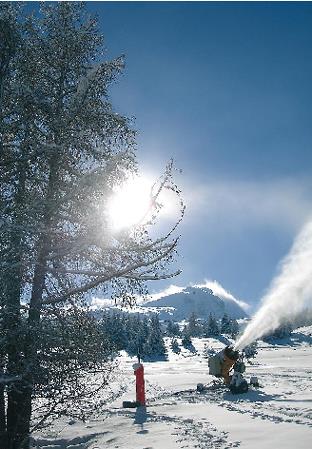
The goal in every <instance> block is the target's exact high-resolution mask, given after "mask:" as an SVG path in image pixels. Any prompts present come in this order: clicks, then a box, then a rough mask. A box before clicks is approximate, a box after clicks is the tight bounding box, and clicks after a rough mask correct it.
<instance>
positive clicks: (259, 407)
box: [33, 327, 312, 449]
mask: <svg viewBox="0 0 312 449" xmlns="http://www.w3.org/2000/svg"><path fill="white" fill-rule="evenodd" d="M221 340H222V337H221ZM193 342H194V346H195V348H196V352H194V353H191V352H190V351H187V350H185V349H183V351H182V353H181V354H179V355H176V354H173V353H172V352H170V353H169V361H167V362H153V363H145V364H144V367H145V379H146V395H147V407H146V408H143V407H139V408H138V409H123V408H122V401H124V400H135V376H134V375H133V370H132V364H133V363H134V362H135V359H130V358H129V357H127V356H125V355H123V356H122V357H121V358H120V366H119V371H120V372H119V373H118V381H116V383H115V384H114V386H113V390H114V399H113V401H112V402H111V403H110V404H106V405H105V406H104V407H103V408H102V409H101V410H98V415H97V416H96V417H94V419H93V420H90V421H89V422H87V423H82V422H77V421H76V422H75V421H70V420H67V421H64V420H63V421H60V422H58V423H56V424H55V425H54V426H53V428H51V429H49V430H48V431H47V430H46V431H45V432H44V433H43V434H37V435H35V440H34V443H33V447H34V448H38V449H39V448H40V449H43V448H45V449H102V448H103V449H104V448H120V449H134V448H136V449H152V448H153V449H166V448H168V449H171V448H172V449H174V448H190V449H191V448H205V449H214V448H218V449H226V448H235V447H239V448H241V449H271V448H275V449H280V448H282V449H308V448H311V447H312V327H310V328H301V329H299V330H298V331H296V332H295V333H294V334H293V335H292V337H291V339H289V340H288V341H283V342H282V341H281V344H279V345H278V344H274V345H272V344H267V343H260V344H259V354H258V355H257V357H256V359H254V361H253V362H252V364H248V366H247V370H246V373H245V377H246V378H247V380H249V378H250V376H257V377H258V379H259V383H260V385H261V387H260V388H258V389H252V390H249V392H248V393H246V394H241V395H232V394H231V393H230V392H229V391H228V390H227V388H226V387H224V386H223V385H222V384H220V383H219V382H218V381H217V382H214V380H213V377H212V376H210V375H209V374H208V368H207V359H206V358H205V357H204V353H205V347H206V346H209V347H214V348H216V349H217V348H222V347H224V345H223V343H222V342H221V341H218V340H214V339H193ZM197 383H204V384H207V385H208V386H209V387H208V389H207V390H206V391H205V392H202V393H199V392H197V391H196V385H197Z"/></svg>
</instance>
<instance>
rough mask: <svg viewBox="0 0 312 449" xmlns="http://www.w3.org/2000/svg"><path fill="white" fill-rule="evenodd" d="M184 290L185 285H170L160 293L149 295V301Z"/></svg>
mask: <svg viewBox="0 0 312 449" xmlns="http://www.w3.org/2000/svg"><path fill="white" fill-rule="evenodd" d="M183 290H184V287H178V286H177V285H169V287H167V288H165V289H164V290H162V291H161V292H159V293H152V294H151V295H149V298H148V301H146V302H150V301H156V300H157V299H160V298H162V297H163V296H169V295H174V294H175V293H181V292H182V291H183Z"/></svg>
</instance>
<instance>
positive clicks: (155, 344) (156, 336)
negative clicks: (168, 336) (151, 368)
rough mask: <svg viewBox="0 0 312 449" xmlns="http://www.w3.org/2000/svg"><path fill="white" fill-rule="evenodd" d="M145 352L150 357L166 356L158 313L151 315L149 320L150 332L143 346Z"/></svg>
mask: <svg viewBox="0 0 312 449" xmlns="http://www.w3.org/2000/svg"><path fill="white" fill-rule="evenodd" d="M145 353H146V355H148V356H150V357H164V356H166V353H167V350H166V347H165V343H164V338H163V333H162V330H161V327H160V322H159V317H158V315H153V316H152V318H151V320H150V332H149V336H148V341H147V344H146V346H145Z"/></svg>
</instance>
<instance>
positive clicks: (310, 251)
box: [235, 220, 312, 350]
mask: <svg viewBox="0 0 312 449" xmlns="http://www.w3.org/2000/svg"><path fill="white" fill-rule="evenodd" d="M311 305H312V220H310V221H309V222H308V223H307V224H306V225H305V226H304V227H303V228H302V230H301V232H300V233H299V234H298V236H297V237H296V239H295V242H294V244H293V246H292V248H291V250H290V252H289V254H288V255H287V256H286V257H285V259H284V260H283V261H282V263H281V265H280V270H279V274H278V275H277V276H276V277H275V278H274V279H273V281H272V283H271V286H270V288H269V290H268V292H267V293H266V295H265V296H264V298H263V299H262V306H261V308H260V309H259V310H258V312H257V313H256V314H255V316H254V317H253V319H252V320H251V322H250V323H249V324H248V326H247V327H246V329H245V331H244V333H243V335H242V336H241V337H240V338H239V339H238V341H237V342H236V344H235V348H236V349H239V350H241V349H243V348H244V347H245V346H247V345H248V344H250V343H252V342H253V341H255V340H257V339H258V338H260V337H262V336H263V335H266V334H267V333H269V332H271V331H274V330H275V329H277V328H278V327H279V326H280V325H281V324H283V323H285V322H291V321H292V320H293V319H295V318H296V317H297V316H298V315H299V314H300V313H302V312H303V310H305V309H307V308H311Z"/></svg>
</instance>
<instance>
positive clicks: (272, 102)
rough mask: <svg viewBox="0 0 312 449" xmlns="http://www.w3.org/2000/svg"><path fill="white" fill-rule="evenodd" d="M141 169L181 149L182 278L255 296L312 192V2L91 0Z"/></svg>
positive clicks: (156, 168)
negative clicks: (117, 67) (117, 61)
mask: <svg viewBox="0 0 312 449" xmlns="http://www.w3.org/2000/svg"><path fill="white" fill-rule="evenodd" d="M87 9H88V10H89V11H90V12H92V13H97V15H98V18H99V24H100V29H101V31H102V32H103V33H104V35H105V41H106V46H107V57H108V58H113V57H117V56H119V55H120V54H125V56H126V68H125V71H124V75H122V76H121V77H120V80H119V82H118V83H117V84H116V85H114V86H113V88H112V91H111V96H112V100H113V104H114V106H115V109H116V110H118V111H120V112H122V113H124V114H126V115H127V116H134V117H135V118H136V120H135V127H136V129H137V130H138V133H139V134H138V159H139V162H140V164H141V167H142V170H147V171H153V172H154V173H157V172H158V173H159V172H160V171H161V169H162V168H163V167H164V165H165V164H166V162H167V161H168V160H169V159H170V158H171V157H173V158H174V159H175V161H176V165H177V166H178V167H179V168H181V169H182V170H183V174H182V175H179V176H178V177H177V181H178V183H179V185H181V187H182V188H183V192H184V193H183V194H184V198H185V201H186V204H187V213H186V217H185V220H184V222H183V224H182V226H181V228H180V232H181V234H182V237H181V244H180V249H179V253H180V257H179V259H178V261H177V265H178V266H179V267H181V268H182V270H183V273H182V275H180V277H178V278H175V279H174V280H172V282H171V281H166V282H160V283H158V284H153V285H150V290H151V291H152V292H153V291H154V292H155V291H159V290H161V289H162V288H165V287H167V286H169V285H170V284H171V283H173V284H176V285H179V286H184V285H188V284H190V283H196V284H199V283H202V282H203V281H204V279H211V280H217V281H218V282H219V283H221V284H222V285H223V287H225V288H226V289H227V290H229V291H230V292H231V293H232V294H233V295H234V296H235V297H238V298H240V299H242V300H245V301H247V302H249V303H252V304H256V303H257V301H259V299H260V298H261V296H262V294H263V293H264V292H265V290H266V289H267V288H268V286H269V284H270V281H271V279H272V278H273V276H274V275H275V273H276V270H277V268H278V264H279V261H280V260H281V258H282V257H283V256H285V255H286V254H287V252H288V251H289V249H290V247H291V244H292V242H293V239H294V238H295V236H296V234H297V233H298V231H299V230H300V228H301V226H302V225H303V224H304V223H305V222H306V221H307V220H308V218H309V215H310V211H311V201H312V179H311V163H312V151H311V144H312V126H311V117H312V114H311V112H312V111H311V109H312V89H311V85H312V84H311V81H312V58H311V49H312V3H309V2H306V3H299V2H296V3H286V2H285V3H283V2H276V3H270V2H263V3H261V2H259V3H258V2H252V3H248V2H241V3H240V2H237V3H234V2H229V3H221V2H218V3H214V2H88V3H87Z"/></svg>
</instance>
